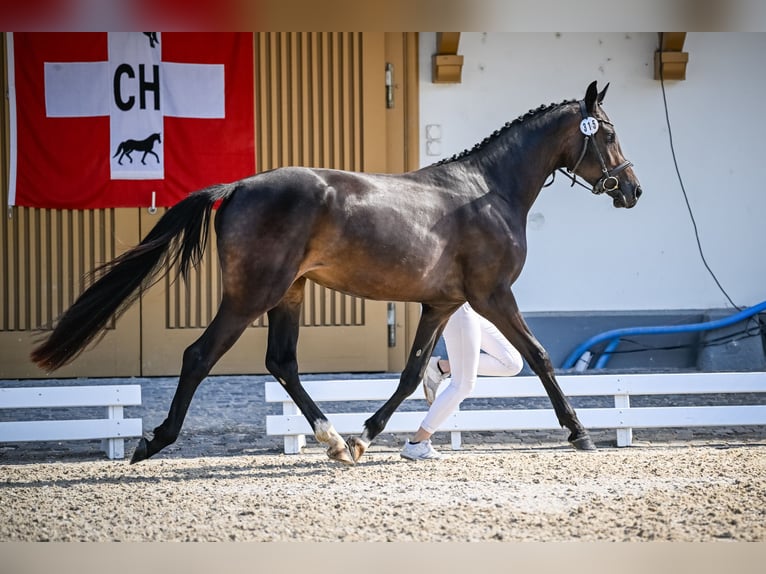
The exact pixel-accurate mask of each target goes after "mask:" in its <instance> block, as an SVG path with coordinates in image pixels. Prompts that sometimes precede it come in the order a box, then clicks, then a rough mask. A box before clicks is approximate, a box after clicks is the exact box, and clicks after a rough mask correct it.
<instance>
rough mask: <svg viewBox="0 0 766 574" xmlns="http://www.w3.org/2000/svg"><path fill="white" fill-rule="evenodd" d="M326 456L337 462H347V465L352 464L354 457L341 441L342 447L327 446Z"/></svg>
mask: <svg viewBox="0 0 766 574" xmlns="http://www.w3.org/2000/svg"><path fill="white" fill-rule="evenodd" d="M327 456H329V457H330V459H332V460H337V461H338V462H342V463H343V464H347V465H349V466H353V465H354V458H353V456H352V455H351V451H350V450H349V448H348V445H347V444H346V443H343V447H342V448H333V447H330V448H328V449H327Z"/></svg>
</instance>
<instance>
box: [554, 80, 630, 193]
mask: <svg viewBox="0 0 766 574" xmlns="http://www.w3.org/2000/svg"><path fill="white" fill-rule="evenodd" d="M608 88H609V84H607V85H606V87H605V88H604V89H603V90H602V91H601V92H599V91H598V88H597V87H596V82H592V83H591V84H590V85H589V86H588V89H587V91H586V93H585V98H583V99H582V100H580V101H579V102H578V109H577V123H576V125H575V124H573V132H576V135H573V137H572V138H571V141H572V143H571V145H570V147H571V151H569V152H568V154H567V167H568V169H569V171H570V172H571V173H572V174H573V176H574V175H579V176H580V177H581V178H583V179H584V180H585V181H587V182H588V183H590V184H591V185H592V186H593V193H596V194H599V193H604V192H606V193H607V195H609V196H610V197H611V198H612V199H613V200H614V206H615V207H628V208H630V207H633V206H634V205H636V202H637V201H638V198H639V197H641V184H640V183H639V182H638V178H637V177H636V174H635V173H634V171H633V167H632V166H633V164H632V163H630V162H629V161H628V160H626V159H625V156H624V155H623V154H622V149H621V148H620V142H619V140H618V139H617V133H616V132H615V129H614V124H613V123H612V122H611V121H609V117H608V116H607V115H606V113H605V112H604V110H603V109H602V107H601V102H603V101H604V96H605V95H606V91H607V89H608Z"/></svg>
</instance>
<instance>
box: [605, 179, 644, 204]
mask: <svg viewBox="0 0 766 574" xmlns="http://www.w3.org/2000/svg"><path fill="white" fill-rule="evenodd" d="M606 193H607V194H608V195H609V196H610V197H611V198H612V204H613V205H614V206H615V207H624V208H626V209H630V208H632V207H635V205H636V203H638V198H639V197H641V193H643V192H642V191H641V186H640V185H636V186H635V187H634V188H633V189H632V190H631V192H628V193H626V192H625V191H624V190H623V189H622V187H617V188H615V189H611V190H608V191H607V192H606Z"/></svg>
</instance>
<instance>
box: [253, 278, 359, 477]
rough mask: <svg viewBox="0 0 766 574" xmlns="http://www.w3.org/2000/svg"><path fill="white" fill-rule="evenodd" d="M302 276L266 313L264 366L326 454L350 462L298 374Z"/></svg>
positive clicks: (343, 442)
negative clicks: (267, 316) (267, 335)
mask: <svg viewBox="0 0 766 574" xmlns="http://www.w3.org/2000/svg"><path fill="white" fill-rule="evenodd" d="M305 283H306V280H305V279H303V278H300V279H298V280H297V281H296V282H295V283H293V285H292V286H291V287H290V289H289V290H288V291H287V293H286V294H285V296H284V297H283V299H282V300H281V301H280V302H279V304H278V305H277V306H276V307H274V308H273V309H271V310H270V311H269V313H268V315H269V339H268V347H267V350H266V368H267V369H268V370H269V372H270V373H271V374H272V375H274V377H275V378H276V379H277V381H279V382H280V383H281V384H282V386H283V387H284V389H285V391H287V394H288V395H290V397H291V398H292V399H293V401H294V402H295V404H296V406H297V407H298V408H299V409H300V411H301V413H303V416H304V417H306V420H307V421H308V423H309V424H310V425H311V428H312V430H313V431H314V436H315V437H316V439H317V440H318V441H319V442H321V443H324V444H326V445H327V456H329V457H330V458H331V459H333V460H337V461H338V462H342V463H343V464H354V458H353V457H352V455H351V452H350V450H349V447H348V445H347V444H346V441H344V440H343V437H341V436H340V434H338V432H337V431H336V430H335V428H334V427H333V426H332V423H330V421H329V420H327V417H326V416H325V415H324V413H323V412H322V411H321V410H320V409H319V407H318V406H317V404H316V403H315V402H314V401H313V400H312V399H311V397H310V396H309V395H308V393H307V392H306V389H304V388H303V385H301V382H300V379H299V377H298V360H297V356H296V349H297V346H298V330H299V328H300V313H301V305H302V304H303V297H304V285H305Z"/></svg>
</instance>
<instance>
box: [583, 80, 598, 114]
mask: <svg viewBox="0 0 766 574" xmlns="http://www.w3.org/2000/svg"><path fill="white" fill-rule="evenodd" d="M597 98H598V88H597V87H596V81H595V80H594V81H592V82H591V83H590V86H588V90H587V91H586V92H585V100H584V101H585V109H586V110H588V112H590V113H593V110H594V109H595V108H596V99H597Z"/></svg>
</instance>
